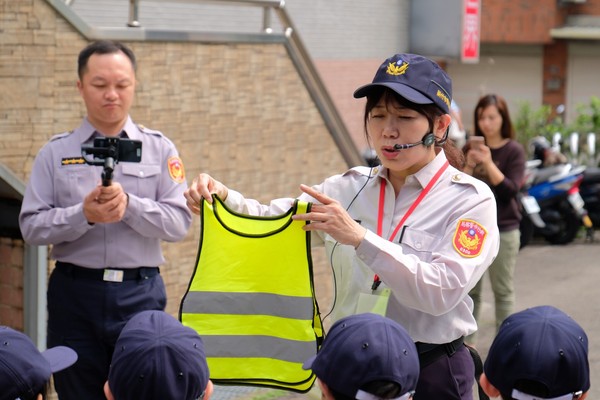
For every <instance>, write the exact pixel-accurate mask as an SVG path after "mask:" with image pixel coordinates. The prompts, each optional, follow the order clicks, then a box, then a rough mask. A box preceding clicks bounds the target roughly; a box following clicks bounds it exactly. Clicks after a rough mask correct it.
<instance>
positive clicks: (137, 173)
mask: <svg viewBox="0 0 600 400" xmlns="http://www.w3.org/2000/svg"><path fill="white" fill-rule="evenodd" d="M121 167H122V170H121V173H122V174H123V183H124V185H123V187H124V188H125V191H127V192H129V193H131V194H133V195H136V196H138V197H145V198H150V199H155V198H156V188H157V187H158V185H159V180H160V174H161V167H160V165H158V164H137V163H123V164H121Z"/></svg>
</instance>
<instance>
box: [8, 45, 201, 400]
mask: <svg viewBox="0 0 600 400" xmlns="http://www.w3.org/2000/svg"><path fill="white" fill-rule="evenodd" d="M135 68H136V61H135V56H134V54H133V52H132V51H131V50H130V49H129V48H128V47H126V46H124V45H123V44H121V43H118V42H112V41H99V42H95V43H92V44H90V45H88V46H87V47H86V48H84V49H83V50H82V51H81V53H80V54H79V59H78V74H79V80H78V82H77V87H78V89H79V93H80V94H81V97H82V98H83V101H84V103H85V106H86V109H87V117H86V118H84V119H83V122H82V123H81V125H80V126H79V127H78V128H76V129H75V130H74V131H72V132H70V133H64V134H61V135H57V136H55V137H53V138H52V139H51V140H50V141H49V142H48V143H47V144H46V145H45V146H44V147H43V148H42V149H41V150H40V152H39V154H38V155H37V157H36V160H35V162H34V165H33V170H32V172H31V176H30V181H29V184H28V186H27V190H26V193H25V196H24V199H23V206H22V209H21V215H20V220H19V222H20V226H21V231H22V233H23V238H24V239H25V241H26V242H27V243H29V244H32V245H53V248H52V258H54V259H56V260H57V262H56V268H55V269H54V271H53V273H52V275H51V277H50V281H49V286H48V314H49V319H48V346H49V347H52V346H57V345H66V346H69V347H71V348H73V349H74V350H75V351H76V352H77V353H78V355H79V360H78V361H77V363H76V364H75V365H74V366H73V367H72V368H69V369H68V370H65V371H62V372H60V373H58V374H56V376H55V386H56V390H57V392H58V394H59V396H60V399H61V400H64V399H67V400H69V399H77V400H81V399H86V400H102V399H104V393H103V385H104V382H105V381H106V378H107V376H108V370H109V365H110V361H111V355H112V353H113V347H114V344H115V342H116V340H117V337H118V336H119V333H120V331H121V329H122V328H123V326H124V325H125V323H126V322H127V320H128V319H129V318H130V317H131V316H132V315H134V314H136V313H137V312H139V311H142V310H148V309H154V310H162V309H164V307H165V304H166V292H165V286H164V283H163V281H162V278H161V277H160V275H159V270H158V266H159V265H160V264H161V263H163V262H164V258H163V255H162V252H161V247H160V241H161V240H165V241H171V242H172V241H178V240H181V239H182V238H183V237H184V235H185V234H186V233H187V230H188V228H189V225H190V223H191V214H190V213H189V211H188V210H187V208H186V206H185V199H184V197H183V192H184V191H185V189H186V187H187V184H186V182H185V176H184V170H183V164H182V162H181V159H180V158H179V156H178V153H177V149H176V148H175V146H174V144H173V143H172V142H171V141H170V140H169V139H167V138H166V137H165V136H163V135H162V134H161V133H160V132H157V131H153V130H150V129H146V128H144V127H142V126H139V125H136V124H134V123H133V122H132V120H131V118H130V116H129V109H130V107H131V104H132V101H133V97H134V92H135V85H136V78H135ZM95 138H119V140H121V139H130V140H139V141H141V142H142V150H143V151H142V156H141V162H140V163H125V162H124V163H117V164H116V165H115V166H114V171H112V173H111V175H112V178H113V179H114V181H113V182H109V183H110V185H108V186H105V185H102V184H101V183H99V181H100V176H101V172H102V168H101V167H93V166H90V165H86V163H85V161H84V159H83V158H82V157H81V154H82V150H81V149H82V146H86V145H91V144H92V143H93V142H94V139H95ZM105 170H106V169H105Z"/></svg>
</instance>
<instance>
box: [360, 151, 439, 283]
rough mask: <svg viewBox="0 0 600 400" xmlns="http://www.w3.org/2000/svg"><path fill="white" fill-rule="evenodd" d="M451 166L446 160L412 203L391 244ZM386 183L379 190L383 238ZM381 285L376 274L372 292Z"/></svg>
mask: <svg viewBox="0 0 600 400" xmlns="http://www.w3.org/2000/svg"><path fill="white" fill-rule="evenodd" d="M449 164H450V163H449V162H448V160H446V162H445V163H444V165H442V166H441V167H440V169H438V171H437V172H436V173H435V175H434V176H433V178H431V180H430V181H429V183H428V184H427V186H425V189H423V190H422V191H421V193H419V197H417V199H416V200H415V201H414V202H413V203H412V205H411V206H410V207H409V208H408V211H406V214H404V216H402V219H401V220H400V222H398V225H396V229H394V232H392V235H391V236H390V239H389V240H390V242H391V241H393V240H394V237H396V234H397V233H398V231H399V230H400V228H401V227H402V225H404V222H406V220H407V219H408V217H409V216H410V215H411V214H412V213H413V211H415V208H417V206H418V205H419V203H420V202H421V201H422V200H423V198H424V197H425V195H426V194H427V193H428V192H429V191H430V190H431V188H432V187H433V185H435V183H436V182H437V181H438V179H440V176H441V175H442V173H443V172H444V171H445V170H446V168H448V165H449ZM385 182H386V181H385V179H382V180H381V185H380V189H379V211H378V212H377V234H378V235H379V236H382V231H383V209H384V205H385ZM380 283H381V279H379V275H377V274H375V276H374V277H373V285H372V286H371V290H377V288H378V287H379V284H380Z"/></svg>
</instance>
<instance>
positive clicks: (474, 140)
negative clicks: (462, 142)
mask: <svg viewBox="0 0 600 400" xmlns="http://www.w3.org/2000/svg"><path fill="white" fill-rule="evenodd" d="M468 143H469V144H470V146H471V148H472V149H475V150H479V149H481V146H483V145H484V143H485V139H484V138H483V136H469V140H468Z"/></svg>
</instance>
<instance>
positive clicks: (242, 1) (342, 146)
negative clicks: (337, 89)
mask: <svg viewBox="0 0 600 400" xmlns="http://www.w3.org/2000/svg"><path fill="white" fill-rule="evenodd" d="M46 1H47V2H48V3H49V4H50V5H52V6H53V7H54V8H55V9H56V10H57V11H58V12H60V13H61V14H62V15H63V16H64V17H65V18H66V19H67V20H68V21H69V22H70V23H71V24H72V25H73V26H74V27H75V28H76V29H77V30H79V31H80V32H81V34H82V35H84V36H85V37H86V38H88V39H90V40H96V39H115V40H140V41H144V40H155V41H156V40H169V41H200V42H209V43H227V42H246V43H284V45H285V47H286V50H287V52H288V54H289V56H290V58H291V60H292V63H293V64H294V66H295V68H296V70H297V71H298V74H299V75H300V77H301V79H302V80H303V82H304V85H305V86H306V88H307V89H308V92H309V93H310V96H311V98H312V99H313V101H314V102H315V104H316V106H317V108H318V110H319V112H320V113H321V116H322V117H323V120H324V122H325V125H326V126H327V129H328V130H329V132H330V134H331V136H332V138H333V140H334V142H335V143H336V145H337V147H338V148H339V150H340V153H341V154H342V157H343V158H344V160H345V161H346V163H347V164H348V166H350V167H351V166H355V165H363V164H364V163H365V160H364V158H363V157H362V155H361V154H360V152H359V150H358V148H357V147H356V145H355V144H354V142H353V140H352V138H351V136H350V133H349V132H348V130H347V128H346V126H345V125H344V122H343V121H342V119H341V117H340V114H339V112H338V111H337V109H336V107H335V105H334V103H333V101H332V99H331V97H330V96H329V93H328V92H327V89H326V88H325V85H324V84H323V82H322V80H321V77H320V75H319V74H318V72H317V70H316V68H315V66H314V64H313V62H312V59H311V57H310V55H309V54H308V51H307V50H306V48H305V47H304V44H303V43H302V40H301V38H300V36H299V34H298V31H297V30H296V28H295V27H294V24H293V22H292V20H291V18H290V16H289V14H288V13H287V10H286V8H285V1H283V0H218V1H215V0H212V1H211V0H175V1H173V2H178V3H182V2H189V3H218V4H220V5H223V4H228V5H238V6H240V5H242V6H253V7H262V8H263V21H262V24H263V25H262V30H261V32H258V33H255V34H250V33H235V32H230V33H223V32H199V31H193V32H191V31H177V30H169V31H166V30H152V29H146V28H144V26H143V23H142V22H140V20H139V9H140V0H129V17H128V23H127V26H126V27H123V28H119V27H117V28H115V27H110V28H107V27H105V28H102V27H91V26H89V25H88V24H87V23H86V22H85V21H83V19H81V18H80V17H79V16H78V15H77V14H76V13H75V12H74V11H73V10H72V9H71V7H69V5H68V4H70V3H72V2H73V0H46ZM271 11H272V12H273V14H275V15H277V17H278V19H279V24H280V25H281V29H282V33H280V34H278V33H275V32H274V30H273V27H272V24H271V14H272V13H271Z"/></svg>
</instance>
